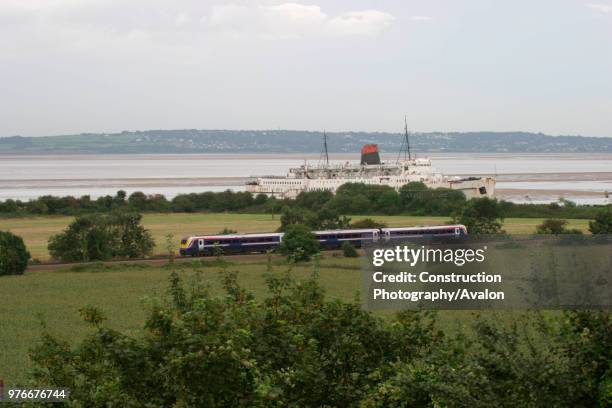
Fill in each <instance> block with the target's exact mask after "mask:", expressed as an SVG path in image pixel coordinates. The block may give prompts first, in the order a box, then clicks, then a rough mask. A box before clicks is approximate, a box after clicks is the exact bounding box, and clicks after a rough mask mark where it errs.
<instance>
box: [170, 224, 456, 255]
mask: <svg viewBox="0 0 612 408" xmlns="http://www.w3.org/2000/svg"><path fill="white" fill-rule="evenodd" d="M313 234H314V235H315V237H316V238H317V240H318V241H319V243H320V245H321V248H322V249H338V248H340V246H341V245H342V243H343V242H350V243H351V244H352V245H353V246H354V247H357V248H359V247H361V246H362V244H364V243H373V242H381V241H382V242H393V241H396V240H406V239H411V238H412V239H414V238H420V237H433V236H435V237H454V236H462V235H467V229H466V228H465V226H464V225H461V224H456V225H439V226H416V227H396V228H371V229H352V230H351V229H343V230H328V231H313ZM283 235H284V234H283V233H278V232H271V233H265V234H240V235H238V234H233V235H194V236H190V237H185V238H183V239H182V240H181V246H180V250H179V253H180V254H181V256H207V255H214V254H215V253H217V251H221V252H222V253H223V254H244V253H256V252H266V251H268V250H272V249H275V248H276V247H278V245H280V243H281V242H282V240H283Z"/></svg>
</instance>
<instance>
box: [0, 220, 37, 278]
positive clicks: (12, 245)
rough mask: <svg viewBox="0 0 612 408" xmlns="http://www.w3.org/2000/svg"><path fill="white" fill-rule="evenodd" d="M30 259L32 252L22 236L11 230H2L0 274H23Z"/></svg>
mask: <svg viewBox="0 0 612 408" xmlns="http://www.w3.org/2000/svg"><path fill="white" fill-rule="evenodd" d="M29 259H30V253H29V252H28V251H27V250H26V246H25V244H24V243H23V239H22V238H21V237H19V236H17V235H15V234H13V233H11V232H9V231H0V276H1V275H21V274H22V273H23V272H24V271H25V270H26V268H27V266H28V260H29Z"/></svg>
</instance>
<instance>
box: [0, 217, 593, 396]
mask: <svg viewBox="0 0 612 408" xmlns="http://www.w3.org/2000/svg"><path fill="white" fill-rule="evenodd" d="M360 218H364V217H353V219H355V220H357V219H360ZM373 218H375V219H376V220H379V221H384V222H386V223H387V224H388V225H390V226H401V225H425V224H439V223H445V222H447V221H448V219H446V218H443V217H407V216H375V217H373ZM70 221H71V218H70V217H35V218H9V219H0V229H2V230H7V229H8V230H11V231H12V232H14V233H16V234H18V235H20V236H22V237H23V238H24V239H25V241H26V245H27V246H28V248H29V250H30V251H31V252H32V255H33V257H35V258H39V259H41V260H46V259H48V253H47V250H46V243H47V239H48V237H49V236H51V235H52V234H55V233H57V232H60V231H61V230H62V229H63V228H65V227H66V225H67V224H68V223H69V222H70ZM540 222H541V220H539V219H508V220H506V222H505V224H504V228H505V229H506V230H507V231H508V232H509V233H513V234H519V233H532V232H534V230H535V226H536V225H537V224H539V223H540ZM144 224H145V226H146V227H147V228H148V229H150V230H151V232H152V233H153V235H154V238H155V240H156V241H157V242H158V244H160V245H159V246H158V247H157V248H156V252H157V253H162V252H164V250H163V243H164V236H165V235H166V234H168V233H171V234H174V236H175V237H176V239H177V241H178V239H180V237H181V236H183V235H188V234H191V233H216V232H218V231H220V230H222V229H223V228H225V227H227V228H231V229H235V230H237V231H239V232H261V231H273V230H275V229H276V228H277V227H278V224H279V221H278V216H277V217H276V218H275V219H272V217H271V216H270V215H250V214H148V215H145V216H144ZM570 227H571V228H580V229H581V230H583V231H586V230H587V221H586V220H570ZM212 262H213V261H211V260H208V261H206V262H204V263H203V265H204V266H203V268H202V270H203V276H204V279H205V280H206V281H207V282H209V283H210V285H211V290H212V292H213V293H218V292H219V280H218V273H219V270H220V268H219V267H218V266H214V265H213V264H212ZM360 262H361V261H360V260H359V259H348V258H338V257H333V256H332V255H331V254H329V253H326V254H325V258H324V259H323V260H322V262H321V271H320V277H321V278H320V279H321V283H322V285H323V286H324V287H325V288H326V289H327V291H328V294H329V295H331V296H333V297H338V298H341V299H344V300H352V299H354V298H355V296H356V294H357V293H358V291H359V288H360V284H361V281H360V279H361V277H360ZM275 265H276V266H275V268H274V269H275V272H281V271H284V270H286V268H287V266H286V265H285V264H284V263H283V261H281V260H280V259H278V260H277V261H275ZM177 267H180V268H181V270H182V271H183V272H182V273H183V275H185V276H187V275H189V274H191V268H190V266H189V264H180V266H177ZM230 270H239V271H240V273H241V275H240V281H241V283H242V284H243V285H244V286H245V287H246V288H248V289H250V290H252V291H253V292H255V293H256V295H257V296H262V295H263V294H264V292H265V278H264V275H265V273H264V271H265V270H266V262H265V261H264V260H261V261H257V262H254V261H241V262H240V263H237V264H232V265H231V266H230ZM311 271H312V265H311V264H310V265H308V264H305V265H301V266H299V267H296V268H295V270H294V271H293V273H294V274H295V276H296V277H305V276H307V275H308V274H309V273H310V272H311ZM168 275H169V270H168V268H167V267H152V266H145V265H116V266H113V267H107V266H100V265H97V266H96V265H92V266H87V267H79V268H73V269H67V270H60V271H53V272H29V273H26V274H25V275H23V276H5V277H0V379H4V381H5V384H7V385H10V384H16V383H21V382H23V381H24V380H25V378H26V374H27V372H28V370H30V368H31V365H30V362H29V359H28V349H29V348H31V346H32V345H34V344H35V343H36V341H37V340H38V339H39V338H40V334H41V324H40V322H41V321H44V322H45V324H46V325H47V327H48V329H49V330H50V331H51V332H52V333H55V334H58V335H60V336H61V337H63V338H65V339H69V340H70V341H72V342H75V341H78V340H79V339H82V338H83V337H84V336H86V335H87V333H88V332H89V330H90V329H89V328H88V327H87V326H86V325H85V324H84V323H83V322H82V320H81V318H80V317H79V314H78V310H79V308H81V307H83V306H85V305H93V306H96V307H99V308H100V309H101V310H103V311H104V312H105V313H106V315H107V316H108V317H109V325H110V326H111V327H113V328H115V329H118V330H121V331H124V332H130V331H134V330H137V329H139V328H141V327H142V323H143V319H144V317H145V306H146V301H144V299H145V297H146V296H154V295H159V296H162V295H164V293H165V290H166V287H167V279H168ZM467 316H469V313H468V312H461V311H457V312H451V311H448V312H443V313H441V321H442V322H443V324H444V325H445V327H447V328H448V327H449V326H450V325H452V326H453V327H454V326H459V325H461V324H463V323H465V322H466V321H467V319H466V317H467Z"/></svg>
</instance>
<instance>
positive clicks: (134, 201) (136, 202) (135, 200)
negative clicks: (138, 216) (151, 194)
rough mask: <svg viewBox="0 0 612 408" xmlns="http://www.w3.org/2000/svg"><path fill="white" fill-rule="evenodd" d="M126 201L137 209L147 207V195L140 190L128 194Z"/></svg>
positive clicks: (141, 209) (142, 209)
mask: <svg viewBox="0 0 612 408" xmlns="http://www.w3.org/2000/svg"><path fill="white" fill-rule="evenodd" d="M128 203H129V204H130V205H131V206H132V208H134V209H135V210H137V211H144V210H146V208H147V196H146V195H145V193H143V192H142V191H135V192H133V193H132V194H130V197H129V198H128Z"/></svg>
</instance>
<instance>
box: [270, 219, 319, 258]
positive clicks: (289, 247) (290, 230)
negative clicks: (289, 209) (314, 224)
mask: <svg viewBox="0 0 612 408" xmlns="http://www.w3.org/2000/svg"><path fill="white" fill-rule="evenodd" d="M278 249H279V251H280V252H281V253H282V254H283V255H287V256H288V258H289V259H290V260H292V261H294V262H299V261H308V260H310V257H311V256H312V255H314V254H316V253H318V252H319V250H320V247H319V241H317V239H316V237H315V235H314V234H313V233H312V232H311V231H310V229H309V228H308V227H306V226H305V225H301V224H291V225H287V227H286V228H285V235H283V240H282V242H281V244H280V245H279V247H278Z"/></svg>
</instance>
